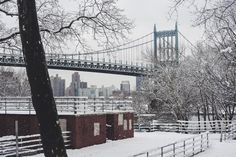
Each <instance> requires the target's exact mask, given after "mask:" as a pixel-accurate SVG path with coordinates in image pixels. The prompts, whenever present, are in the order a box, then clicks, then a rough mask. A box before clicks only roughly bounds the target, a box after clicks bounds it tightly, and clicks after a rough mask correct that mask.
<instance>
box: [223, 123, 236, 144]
mask: <svg viewBox="0 0 236 157" xmlns="http://www.w3.org/2000/svg"><path fill="white" fill-rule="evenodd" d="M235 138H236V123H232V124H230V125H228V126H227V130H226V131H225V132H222V134H221V141H222V139H223V140H228V139H235Z"/></svg>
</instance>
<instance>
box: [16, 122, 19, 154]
mask: <svg viewBox="0 0 236 157" xmlns="http://www.w3.org/2000/svg"><path fill="white" fill-rule="evenodd" d="M15 134H16V157H18V156H19V144H18V142H19V141H18V121H17V120H16V121H15Z"/></svg>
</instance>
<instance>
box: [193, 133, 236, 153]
mask: <svg viewBox="0 0 236 157" xmlns="http://www.w3.org/2000/svg"><path fill="white" fill-rule="evenodd" d="M219 139H220V135H219V134H210V147H209V148H208V149H207V150H206V151H205V152H202V153H200V154H199V155H197V156H196V157H236V140H227V141H223V142H220V141H219Z"/></svg>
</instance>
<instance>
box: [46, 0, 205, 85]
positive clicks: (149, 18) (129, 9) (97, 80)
mask: <svg viewBox="0 0 236 157" xmlns="http://www.w3.org/2000/svg"><path fill="white" fill-rule="evenodd" d="M172 5H173V3H171V2H170V0H118V6H119V7H120V8H122V9H124V14H125V15H127V17H128V18H130V19H132V20H134V24H135V28H134V29H133V30H132V33H131V34H130V35H129V38H130V39H136V38H138V37H140V36H143V35H145V34H148V33H150V32H152V31H153V26H154V24H156V25H157V30H158V31H160V30H168V29H174V26H175V22H176V21H178V28H179V31H180V32H182V33H183V34H184V35H185V36H186V37H187V38H188V39H189V40H190V41H191V42H193V43H195V42H196V41H198V40H200V39H201V37H202V31H201V30H200V29H199V28H193V27H192V25H193V19H194V16H193V15H192V14H191V10H190V9H187V7H186V8H181V9H180V10H179V12H178V15H177V14H174V15H173V16H172V17H171V18H170V16H169V12H170V8H171V6H172ZM181 41H182V42H183V39H181V38H180V42H181ZM49 72H50V75H56V73H58V74H59V76H61V77H62V78H65V79H66V86H68V85H69V83H70V81H71V74H72V73H73V71H60V70H49ZM79 73H80V75H81V80H82V81H86V82H88V83H89V85H97V86H98V87H100V86H101V85H105V86H110V85H112V84H114V85H115V86H116V87H119V84H120V82H121V81H122V80H129V81H130V83H131V87H132V89H135V79H136V78H135V77H128V76H121V75H110V74H98V73H88V72H79Z"/></svg>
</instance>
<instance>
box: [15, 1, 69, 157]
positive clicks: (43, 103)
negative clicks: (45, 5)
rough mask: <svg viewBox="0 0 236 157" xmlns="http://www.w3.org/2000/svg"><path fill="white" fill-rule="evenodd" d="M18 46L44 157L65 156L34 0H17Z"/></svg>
mask: <svg viewBox="0 0 236 157" xmlns="http://www.w3.org/2000/svg"><path fill="white" fill-rule="evenodd" d="M17 4H18V13H19V28H20V35H21V42H22V49H23V54H24V59H25V63H26V71H27V76H28V79H29V83H30V88H31V95H32V101H33V106H34V109H35V111H36V115H37V118H38V121H39V128H40V134H41V139H42V144H43V150H44V154H45V156H46V157H56V156H57V157H66V156H67V154H66V150H65V146H64V141H63V137H62V133H61V128H60V125H59V120H58V114H57V109H56V104H55V100H54V98H53V93H52V88H51V83H50V78H49V74H48V70H47V64H46V59H45V52H44V49H43V45H42V42H41V36H40V33H39V26H38V20H37V12H36V6H35V0H18V1H17Z"/></svg>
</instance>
